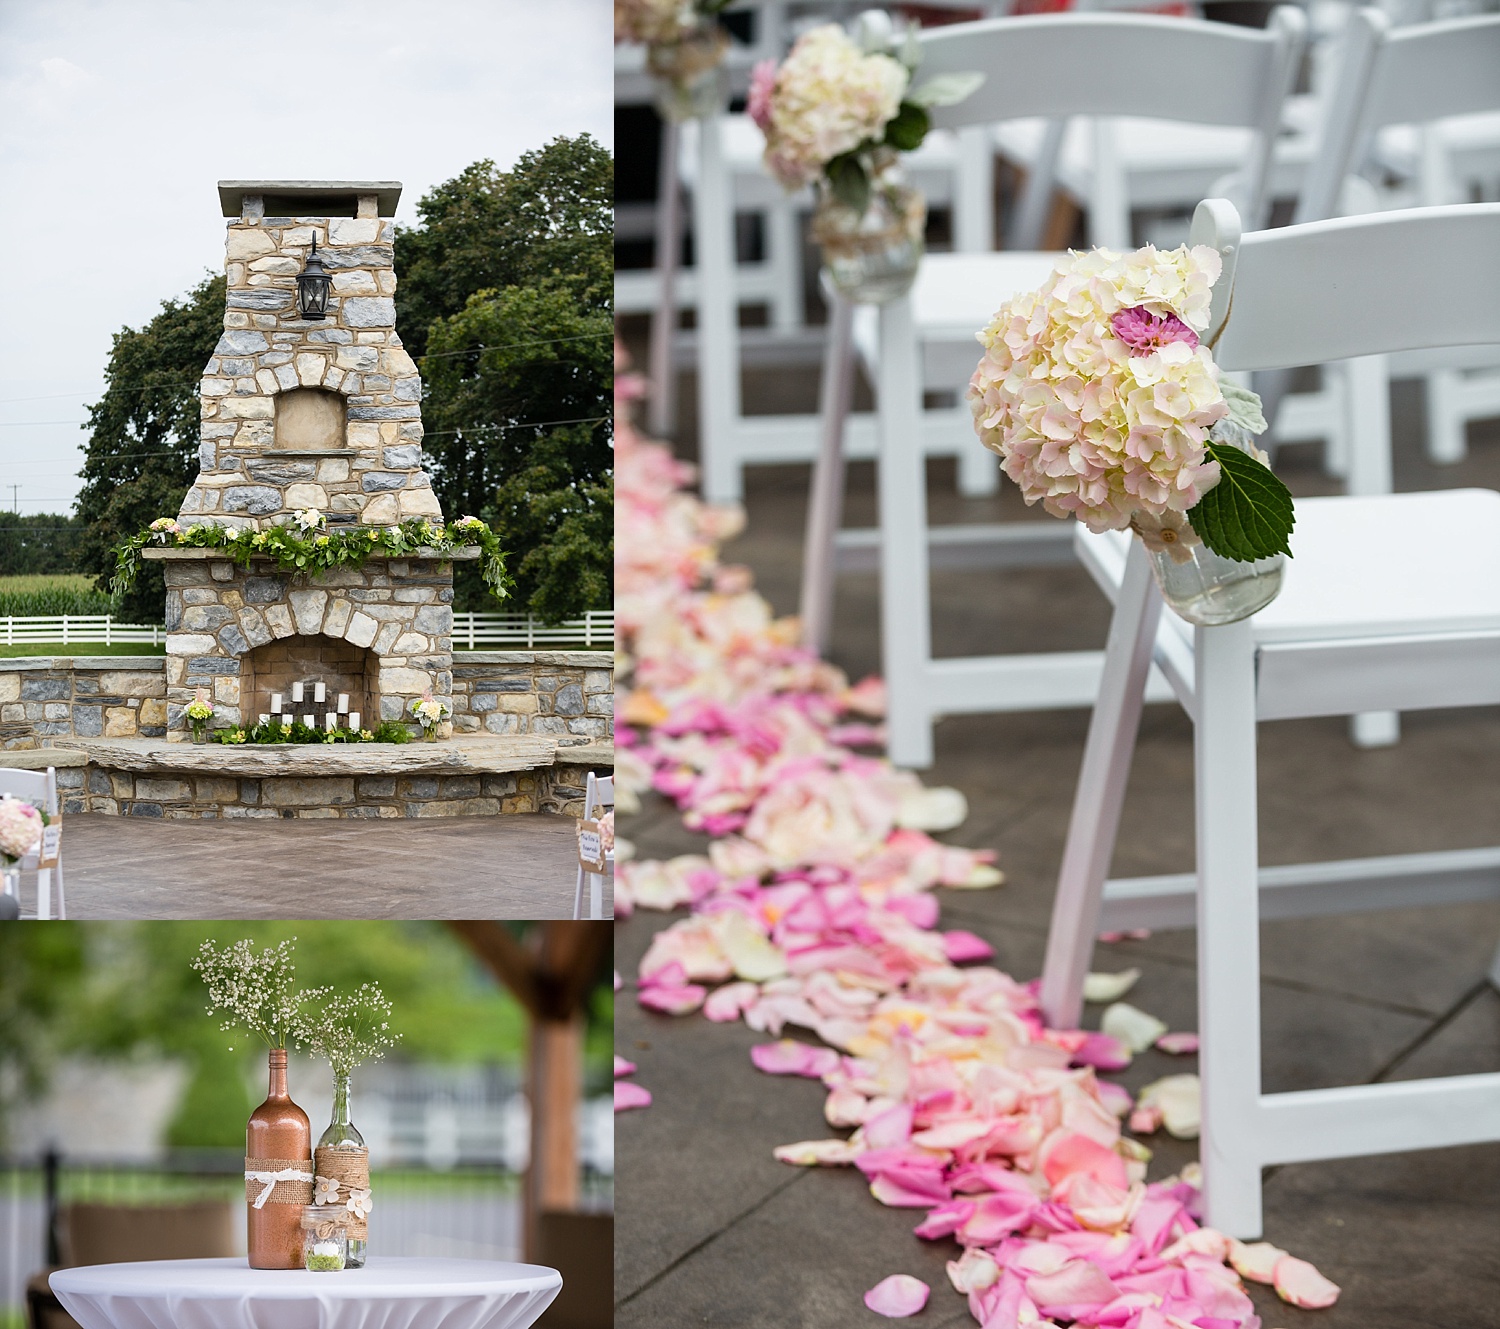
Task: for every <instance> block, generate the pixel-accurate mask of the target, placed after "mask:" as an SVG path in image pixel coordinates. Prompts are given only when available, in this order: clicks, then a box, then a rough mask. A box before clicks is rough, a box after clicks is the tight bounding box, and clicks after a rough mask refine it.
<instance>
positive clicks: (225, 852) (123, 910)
mask: <svg viewBox="0 0 1500 1329" xmlns="http://www.w3.org/2000/svg"><path fill="white" fill-rule="evenodd" d="M575 825H576V823H575V822H574V820H573V818H571V817H559V816H553V815H551V814H548V813H531V814H514V815H510V816H504V817H451V818H443V819H434V820H430V821H425V820H423V821H244V822H240V821H234V822H229V821H155V820H151V821H147V820H137V819H133V818H126V817H110V816H104V815H100V814H97V813H89V814H85V815H82V816H72V817H69V818H67V822H66V829H65V833H64V841H63V863H64V865H65V867H66V869H67V895H68V917H69V918H80V919H83V918H518V919H519V918H571V917H572V916H573V885H574V880H575V877H574V873H575V871H576V868H577V862H578V858H577V841H576V836H575V832H574V827H575ZM609 887H610V883H609V879H606V896H605V902H606V908H609V907H612V895H611V892H610V889H609ZM32 889H33V887H32V880H31V877H30V874H28V875H27V877H26V879H25V880H24V882H23V885H22V899H23V902H24V905H25V907H26V908H28V909H31V908H34V907H35V899H34V896H33V895H32Z"/></svg>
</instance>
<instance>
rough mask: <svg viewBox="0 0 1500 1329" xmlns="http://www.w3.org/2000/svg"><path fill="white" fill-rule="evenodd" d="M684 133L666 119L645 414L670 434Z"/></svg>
mask: <svg viewBox="0 0 1500 1329" xmlns="http://www.w3.org/2000/svg"><path fill="white" fill-rule="evenodd" d="M680 139H681V135H680V131H679V129H678V126H677V125H676V123H675V122H673V121H671V120H663V121H662V127H661V164H660V168H659V176H658V183H657V190H656V271H657V275H658V276H659V278H660V281H661V293H660V295H659V297H658V299H657V305H656V313H655V315H654V316H653V318H652V320H651V348H650V357H651V364H650V375H651V399H650V409H649V411H648V413H647V417H646V418H647V422H648V424H649V425H650V427H651V432H652V433H653V434H654V435H655V436H656V437H657V438H665V437H668V436H670V435H671V433H672V431H673V428H674V426H675V425H676V416H677V375H676V373H675V371H674V369H673V363H672V345H673V342H674V341H675V339H676V336H677V267H678V263H679V261H680V259H681V257H682V192H681V187H680V185H679V184H678V180H677V149H678V144H679V142H680Z"/></svg>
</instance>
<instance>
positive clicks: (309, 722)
mask: <svg viewBox="0 0 1500 1329" xmlns="http://www.w3.org/2000/svg"><path fill="white" fill-rule="evenodd" d="M302 723H303V724H305V725H306V726H307V727H308V728H309V729H316V728H317V722H316V720H315V718H314V717H313V716H311V715H304V716H303V717H302Z"/></svg>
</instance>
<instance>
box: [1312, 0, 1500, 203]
mask: <svg viewBox="0 0 1500 1329" xmlns="http://www.w3.org/2000/svg"><path fill="white" fill-rule="evenodd" d="M1495 110H1500V14H1481V15H1477V16H1475V17H1471V18H1457V19H1446V20H1443V21H1441V22H1437V23H1419V24H1414V25H1413V26H1411V27H1406V28H1397V29H1395V30H1392V28H1391V23H1390V20H1389V19H1388V18H1386V16H1385V15H1384V14H1382V13H1381V12H1380V11H1379V10H1378V9H1372V8H1356V9H1355V10H1354V11H1353V12H1352V13H1351V14H1350V15H1349V20H1348V23H1347V24H1346V25H1345V28H1344V35H1343V38H1342V40H1341V42H1340V44H1339V56H1338V75H1337V78H1336V79H1335V81H1334V85H1333V89H1332V91H1331V92H1330V93H1329V97H1328V107H1327V110H1326V112H1325V114H1324V119H1323V127H1322V130H1321V131H1320V133H1319V136H1318V149H1317V152H1316V154H1315V155H1314V157H1313V160H1312V162H1311V164H1310V165H1309V166H1308V170H1307V177H1306V180H1305V181H1304V184H1303V187H1302V194H1301V196H1300V197H1299V199H1298V201H1297V211H1296V214H1295V217H1294V220H1295V221H1299V222H1304V221H1321V220H1322V219H1323V218H1325V217H1331V216H1333V215H1334V214H1335V212H1336V211H1337V208H1338V198H1339V193H1340V191H1341V190H1342V188H1343V184H1344V179H1345V177H1346V176H1348V175H1349V173H1350V172H1351V171H1352V170H1353V169H1355V168H1356V167H1357V166H1358V165H1359V162H1358V156H1359V154H1360V153H1362V152H1363V150H1364V147H1365V145H1366V144H1367V143H1368V142H1369V140H1370V137H1371V135H1373V134H1374V133H1375V131H1376V130H1378V129H1382V128H1384V127H1385V126H1386V125H1404V124H1425V123H1427V122H1428V121H1431V120H1440V119H1442V118H1443V117H1444V116H1450V115H1467V114H1470V113H1471V112H1476V111H1495Z"/></svg>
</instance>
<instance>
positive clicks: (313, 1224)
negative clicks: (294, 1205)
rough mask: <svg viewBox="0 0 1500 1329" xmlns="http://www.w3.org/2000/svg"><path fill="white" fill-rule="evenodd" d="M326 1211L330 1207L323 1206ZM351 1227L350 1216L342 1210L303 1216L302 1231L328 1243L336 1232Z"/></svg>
mask: <svg viewBox="0 0 1500 1329" xmlns="http://www.w3.org/2000/svg"><path fill="white" fill-rule="evenodd" d="M323 1208H324V1209H325V1210H327V1209H328V1206H326V1205H325V1206H323ZM348 1226H349V1215H348V1214H347V1213H345V1212H344V1211H343V1210H342V1209H334V1210H332V1211H331V1212H326V1213H323V1214H309V1213H304V1214H303V1215H302V1229H303V1231H305V1232H311V1233H312V1234H313V1236H315V1237H316V1238H317V1239H318V1240H319V1241H327V1240H329V1238H331V1237H332V1236H333V1234H334V1233H335V1232H339V1231H341V1230H344V1229H347V1228H348Z"/></svg>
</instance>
